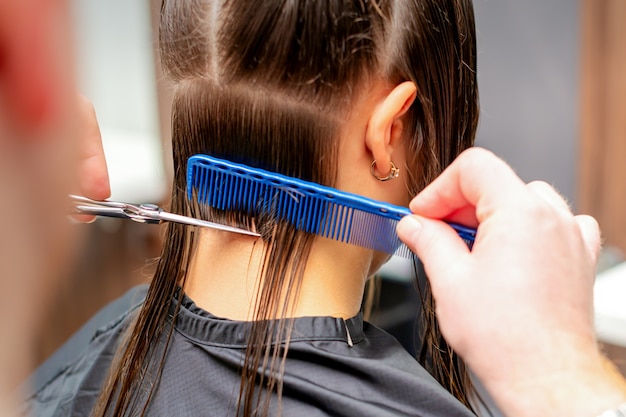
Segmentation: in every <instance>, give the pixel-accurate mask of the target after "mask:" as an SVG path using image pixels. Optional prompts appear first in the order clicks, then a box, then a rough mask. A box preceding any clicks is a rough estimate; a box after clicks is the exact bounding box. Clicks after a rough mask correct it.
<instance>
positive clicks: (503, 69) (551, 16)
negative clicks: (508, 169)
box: [474, 0, 580, 200]
mask: <svg viewBox="0 0 626 417" xmlns="http://www.w3.org/2000/svg"><path fill="white" fill-rule="evenodd" d="M474 6H475V10H476V21H477V23H476V25H477V30H478V78H479V82H480V84H479V87H480V93H481V103H482V112H481V123H480V129H479V134H478V140H477V144H478V145H481V146H484V147H486V148H489V149H491V150H493V151H495V152H496V153H498V154H500V155H502V156H504V158H505V159H506V160H507V161H508V162H509V163H511V164H512V165H513V167H514V168H515V169H516V170H517V172H518V173H519V174H520V175H521V177H522V178H523V179H525V180H527V181H530V180H534V179H542V180H545V181H547V182H550V183H553V184H554V185H556V187H557V188H558V189H559V190H560V191H561V192H562V193H563V194H564V195H565V196H567V197H568V198H570V199H572V200H573V199H575V197H576V195H575V190H576V175H577V155H578V154H577V146H578V139H579V138H578V136H579V125H578V106H579V104H578V103H579V80H578V77H579V48H580V42H579V33H580V29H579V26H580V25H579V18H580V14H579V6H580V5H579V1H578V0H523V1H520V0H474Z"/></svg>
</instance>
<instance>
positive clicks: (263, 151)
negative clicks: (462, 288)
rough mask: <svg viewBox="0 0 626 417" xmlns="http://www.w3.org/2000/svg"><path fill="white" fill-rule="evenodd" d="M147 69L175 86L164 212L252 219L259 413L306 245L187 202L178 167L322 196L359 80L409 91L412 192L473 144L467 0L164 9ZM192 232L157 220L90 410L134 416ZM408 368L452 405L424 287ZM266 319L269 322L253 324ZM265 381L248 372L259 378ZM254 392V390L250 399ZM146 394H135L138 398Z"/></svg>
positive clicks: (185, 4)
mask: <svg viewBox="0 0 626 417" xmlns="http://www.w3.org/2000/svg"><path fill="white" fill-rule="evenodd" d="M160 51H161V61H162V64H163V67H164V70H165V73H166V75H167V76H168V78H169V79H170V80H171V81H172V82H173V84H174V85H175V96H174V103H173V110H172V144H173V158H174V171H175V173H174V174H175V175H174V184H173V191H172V206H171V210H172V211H174V212H176V213H181V214H186V215H190V216H195V217H200V218H204V219H208V220H213V221H218V222H221V223H226V224H232V225H237V226H243V227H250V226H252V225H253V224H254V226H255V227H256V228H257V230H260V231H261V233H262V239H263V240H264V242H265V243H266V245H265V247H266V252H265V258H264V263H263V270H262V271H261V273H260V274H261V276H260V277H259V283H260V284H259V291H258V294H259V295H258V299H257V301H256V305H255V319H258V320H255V321H254V322H253V326H252V330H251V334H250V336H249V340H250V343H249V347H248V350H247V352H246V357H245V362H244V364H243V368H242V382H241V390H240V396H239V404H238V410H237V413H236V414H237V415H244V416H250V415H267V413H268V410H269V398H270V393H271V392H276V393H277V394H278V395H279V396H280V392H281V378H280V376H281V366H282V365H283V363H284V355H285V354H286V349H287V348H288V347H287V346H283V348H282V349H279V348H274V347H273V346H276V345H275V344H274V342H275V341H276V340H282V339H284V338H285V337H286V338H287V339H288V337H289V323H290V322H289V320H286V319H284V318H285V317H288V316H289V311H288V304H289V303H285V302H284V298H283V297H284V294H287V297H292V296H296V295H297V293H298V290H299V285H300V282H301V278H302V274H303V269H304V265H305V264H306V261H307V256H308V253H309V251H310V248H311V244H312V242H313V239H314V238H315V237H314V236H310V235H306V234H304V233H301V232H297V231H295V230H294V229H293V228H292V227H291V226H290V225H289V224H286V223H284V222H281V221H277V220H276V219H274V218H272V217H271V216H267V217H266V218H254V219H252V218H250V217H248V216H246V215H245V214H244V213H237V212H218V211H216V210H212V209H209V208H206V207H199V206H197V205H196V204H193V203H190V202H189V201H188V200H187V198H186V195H185V185H186V184H185V169H186V162H187V159H188V158H189V157H190V156H191V155H193V154H196V153H208V154H211V155H215V156H218V157H223V158H226V159H230V160H232V161H235V162H242V163H246V164H249V165H252V166H256V167H260V168H264V169H268V170H271V171H276V172H280V173H283V174H286V175H291V176H296V177H300V178H303V179H306V180H311V181H315V182H318V183H322V184H325V185H330V186H333V184H334V180H335V167H336V166H337V155H336V153H337V152H336V151H337V149H336V148H337V138H338V132H339V128H340V127H341V125H342V123H343V120H345V118H346V116H347V115H348V114H349V109H350V105H351V103H353V102H354V100H355V98H356V97H357V96H358V94H363V92H364V91H367V83H368V80H372V79H381V78H382V79H385V80H387V81H389V82H391V83H399V82H402V81H412V82H414V83H415V85H416V86H417V98H416V100H415V102H414V104H413V105H412V106H411V108H410V110H409V112H408V113H407V116H406V118H407V120H408V122H409V123H408V125H409V128H408V129H407V132H406V134H407V155H408V156H407V167H405V169H404V170H403V172H407V173H410V174H411V175H410V177H409V178H408V180H407V188H408V193H409V194H410V195H414V194H416V193H417V192H418V191H420V190H421V189H422V188H423V187H424V186H425V185H426V184H428V183H429V182H430V181H432V180H433V179H434V178H435V177H436V176H437V175H438V174H439V173H440V172H441V171H442V169H443V168H445V167H446V166H447V165H448V164H449V163H450V162H451V161H452V160H453V159H454V158H455V157H456V156H457V155H458V154H459V153H460V152H461V151H462V150H464V149H466V148H467V147H469V146H471V145H472V144H473V140H474V135H475V131H476V125H477V120H478V92H477V85H476V46H475V29H474V17H473V9H472V3H471V1H470V0H395V1H394V0H317V1H309V0H300V1H284V0H283V1H280V0H264V1H259V2H254V5H252V4H251V2H249V1H242V0H232V1H211V0H187V1H182V0H165V1H164V2H163V4H162V7H161V23H160ZM194 241H195V231H194V230H193V229H191V228H185V227H182V226H179V225H175V224H170V225H168V227H167V231H166V244H165V247H164V249H163V253H162V256H161V258H160V260H159V264H158V267H157V271H156V273H155V276H154V279H153V281H152V284H151V286H150V289H149V291H148V294H147V296H146V300H145V302H144V305H143V307H142V309H141V311H140V312H139V314H138V317H137V319H136V322H135V323H134V325H133V326H132V328H131V330H129V332H130V335H129V337H128V341H127V343H125V344H123V346H122V347H121V350H120V353H119V355H118V358H117V359H116V363H115V364H114V367H113V370H112V372H111V375H110V376H109V379H108V381H107V384H106V386H105V388H104V390H103V393H102V395H101V397H100V400H99V402H98V404H97V407H96V410H95V414H97V415H115V416H119V415H123V414H124V413H125V412H126V411H128V410H130V409H135V408H137V409H139V410H143V412H142V415H143V413H145V410H146V409H147V406H148V404H149V401H150V397H151V395H152V391H153V388H152V387H153V386H154V385H156V384H158V380H159V372H160V369H161V367H162V361H163V357H164V354H163V352H162V351H159V353H158V354H157V353H155V352H156V349H155V348H154V346H156V345H157V341H159V340H161V339H162V338H163V337H166V340H169V337H170V336H171V331H172V326H173V324H172V321H173V320H175V318H173V319H170V318H168V312H169V311H170V308H171V303H172V299H173V297H174V295H175V293H176V291H177V290H178V288H179V287H180V286H183V287H184V281H185V276H186V268H187V266H188V262H189V259H190V255H191V253H192V251H193V250H194ZM424 297H425V298H426V300H425V309H424V311H425V314H426V316H427V319H426V322H427V324H426V327H425V331H424V339H423V343H422V346H423V349H422V353H421V354H420V360H421V361H422V363H424V364H426V365H428V368H430V370H431V372H432V373H433V375H435V377H436V378H437V379H438V380H439V381H440V382H441V383H442V384H443V386H444V387H446V388H447V389H448V390H450V391H451V392H452V393H453V394H455V395H456V396H457V397H458V398H459V399H460V400H461V401H463V402H464V403H466V404H467V403H468V402H467V399H466V385H465V376H464V371H463V370H462V369H461V368H460V367H459V365H458V363H459V362H458V361H457V358H456V356H455V355H454V353H453V352H452V351H451V350H450V349H449V348H448V347H447V345H446V344H445V341H444V340H443V339H442V337H441V335H440V332H439V331H438V329H437V327H436V321H435V319H434V313H433V311H434V308H433V307H432V299H431V298H430V296H429V295H428V291H426V292H425V296H424ZM267 319H274V320H267ZM259 366H261V368H263V369H265V371H266V372H261V373H257V369H259ZM259 387H260V388H259ZM145 392H148V394H147V395H146V394H145Z"/></svg>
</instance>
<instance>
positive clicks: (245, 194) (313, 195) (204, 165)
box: [187, 155, 473, 258]
mask: <svg viewBox="0 0 626 417" xmlns="http://www.w3.org/2000/svg"><path fill="white" fill-rule="evenodd" d="M194 191H195V194H196V198H197V200H198V203H199V204H204V205H207V206H210V207H213V208H215V209H219V210H226V211H240V212H244V213H246V214H248V215H250V216H253V217H256V216H260V215H271V216H275V217H276V218H279V219H282V220H285V221H287V222H289V223H290V224H291V225H293V226H294V227H295V228H296V229H297V230H301V231H304V232H308V233H313V234H316V235H318V236H323V237H326V238H329V239H333V240H337V241H340V242H344V243H349V244H354V245H358V246H362V247H365V248H369V249H374V250H377V251H380V252H385V253H388V254H395V255H399V256H402V257H405V258H410V257H412V256H413V254H412V252H411V251H410V250H409V248H408V247H407V246H406V245H404V244H403V243H402V242H401V241H400V239H399V238H398V236H397V234H396V225H397V223H398V222H399V221H400V219H401V218H402V217H404V216H406V215H407V214H410V211H409V210H408V209H407V208H405V207H399V206H394V205H391V204H387V203H382V202H379V201H375V200H371V199H368V198H365V197H362V196H359V195H356V194H351V193H346V192H343V191H339V190H336V189H334V188H330V187H325V186H322V185H319V184H315V183H312V182H308V181H304V180H300V179H297V178H292V177H287V176H285V175H281V174H276V173H271V172H268V171H265V170H261V169H256V168H250V167H247V166H245V165H241V164H235V163H232V162H229V161H225V160H222V159H218V158H214V157H212V156H208V155H195V156H192V157H191V158H190V159H189V161H188V166H187V197H188V198H189V199H190V200H191V199H193V196H194ZM453 227H454V225H453ZM459 227H461V228H462V226H459ZM455 228H456V227H455ZM464 229H466V230H464V232H465V233H466V234H467V235H466V236H464V235H463V234H461V232H460V231H459V230H458V229H457V231H459V234H461V237H462V238H463V239H464V240H465V241H466V243H468V245H470V247H471V243H472V242H473V230H471V229H467V228H464Z"/></svg>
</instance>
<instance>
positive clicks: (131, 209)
mask: <svg viewBox="0 0 626 417" xmlns="http://www.w3.org/2000/svg"><path fill="white" fill-rule="evenodd" d="M70 198H71V200H72V202H73V204H74V211H75V212H76V213H77V214H89V215H94V216H105V217H116V218H123V219H130V220H133V221H136V222H139V223H151V224H159V223H162V222H174V223H180V224H186V225H189V226H198V227H209V228H211V229H216V230H222V231H225V232H232V233H239V234H242V235H247V236H255V237H259V236H261V235H260V234H259V233H256V232H251V231H249V230H245V229H240V228H238V227H232V226H226V225H223V224H219V223H214V222H210V221H206V220H200V219H196V218H194V217H188V216H182V215H180V214H174V213H169V212H167V211H165V210H163V209H162V208H160V207H159V206H156V205H154V204H141V205H135V204H129V203H123V202H120V201H109V200H104V201H98V200H92V199H90V198H87V197H83V196H77V195H70Z"/></svg>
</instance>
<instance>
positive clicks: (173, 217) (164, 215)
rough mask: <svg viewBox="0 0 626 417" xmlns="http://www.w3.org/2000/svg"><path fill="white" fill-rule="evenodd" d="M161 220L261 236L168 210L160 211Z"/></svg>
mask: <svg viewBox="0 0 626 417" xmlns="http://www.w3.org/2000/svg"><path fill="white" fill-rule="evenodd" d="M159 218H160V219H161V221H166V222H174V223H182V224H187V225H190V226H199V227H209V228H211V229H216V230H222V231H225V232H233V233H239V234H242V235H247V236H255V237H259V236H261V235H260V234H259V233H256V232H251V231H249V230H245V229H240V228H238V227H232V226H226V225H223V224H219V223H213V222H210V221H207V220H200V219H196V218H194V217H187V216H181V215H180V214H174V213H168V212H167V211H161V212H160V213H159Z"/></svg>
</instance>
